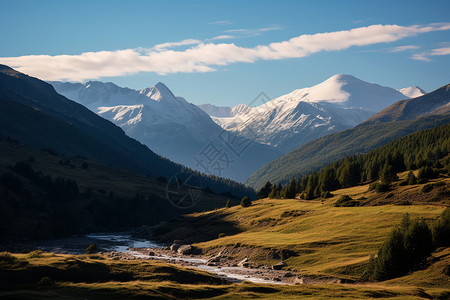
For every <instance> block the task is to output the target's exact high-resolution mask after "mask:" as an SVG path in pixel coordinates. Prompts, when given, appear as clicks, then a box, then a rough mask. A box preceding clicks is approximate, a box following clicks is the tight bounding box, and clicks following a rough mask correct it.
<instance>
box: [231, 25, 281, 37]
mask: <svg viewBox="0 0 450 300" xmlns="http://www.w3.org/2000/svg"><path fill="white" fill-rule="evenodd" d="M281 29H283V28H282V27H280V26H270V27H263V28H257V29H229V30H225V31H224V32H225V33H239V34H242V35H245V36H258V35H261V34H262V33H263V32H267V31H273V30H281Z"/></svg>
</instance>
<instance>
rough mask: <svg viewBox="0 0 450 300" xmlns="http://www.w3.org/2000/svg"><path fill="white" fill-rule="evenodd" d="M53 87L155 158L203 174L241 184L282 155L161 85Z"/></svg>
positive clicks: (92, 84) (57, 84)
mask: <svg viewBox="0 0 450 300" xmlns="http://www.w3.org/2000/svg"><path fill="white" fill-rule="evenodd" d="M51 84H52V85H53V86H54V87H55V89H56V91H57V92H58V93H60V94H62V95H64V96H66V97H67V98H69V99H72V100H74V101H77V102H79V103H80V104H83V105H85V106H87V107H88V108H90V109H91V110H93V111H95V112H96V113H97V114H99V115H100V116H102V117H103V118H105V119H108V120H110V121H112V122H113V123H115V124H116V125H118V126H120V127H121V128H122V129H123V130H124V131H125V132H126V133H127V134H128V135H129V136H130V137H133V138H135V139H136V140H138V141H140V142H141V143H143V144H145V145H147V146H148V147H149V148H150V149H151V150H153V151H155V152H156V153H158V154H160V155H162V156H165V157H167V158H169V159H171V160H173V161H175V162H179V163H182V164H184V165H186V166H188V167H191V168H194V169H197V170H199V171H201V172H205V173H210V174H215V175H219V176H224V177H228V178H231V179H235V180H238V181H242V182H243V181H245V180H246V179H247V178H248V176H249V175H250V174H251V173H252V172H254V171H256V170H257V169H258V168H259V167H261V166H263V165H264V164H265V163H267V162H269V161H271V160H273V159H275V158H277V157H279V155H280V153H279V152H278V151H277V150H275V149H273V148H272V147H270V146H267V145H261V144H259V143H257V142H254V141H253V140H250V139H248V138H246V137H244V136H242V135H240V134H236V133H230V132H227V131H224V130H223V129H222V128H221V127H220V126H219V125H217V124H216V123H215V122H214V121H213V120H212V119H211V117H210V116H209V115H208V114H206V113H205V112H204V111H202V110H201V109H200V108H198V107H197V106H196V105H194V104H191V103H189V102H187V101H186V100H185V99H184V98H182V97H176V96H175V95H174V94H173V93H172V92H171V91H170V90H169V88H168V87H167V86H165V85H164V84H163V83H161V82H159V83H157V84H156V85H155V86H153V87H150V88H146V89H142V90H140V91H137V90H132V89H128V88H121V87H118V86H117V85H115V84H113V83H102V82H96V81H90V82H87V83H84V84H81V83H75V84H74V83H62V82H51ZM238 141H239V143H240V145H241V148H240V150H243V151H235V150H236V149H233V145H232V143H237V142H238ZM242 145H246V147H245V149H242ZM212 151H214V153H212ZM212 154H214V155H215V156H214V157H211V155H212Z"/></svg>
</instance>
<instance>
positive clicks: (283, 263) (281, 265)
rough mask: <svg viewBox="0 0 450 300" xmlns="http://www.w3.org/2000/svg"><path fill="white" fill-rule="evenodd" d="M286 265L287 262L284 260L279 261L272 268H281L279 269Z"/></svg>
mask: <svg viewBox="0 0 450 300" xmlns="http://www.w3.org/2000/svg"><path fill="white" fill-rule="evenodd" d="M286 266H287V264H286V263H285V262H284V261H280V262H279V263H277V264H276V265H273V266H272V270H281V269H283V268H284V267H286Z"/></svg>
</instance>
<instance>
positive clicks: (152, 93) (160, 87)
mask: <svg viewBox="0 0 450 300" xmlns="http://www.w3.org/2000/svg"><path fill="white" fill-rule="evenodd" d="M139 93H140V94H142V95H145V96H146V97H148V98H150V99H152V100H155V101H157V102H162V101H176V100H177V99H176V97H175V95H174V94H173V93H172V91H171V90H169V88H168V87H167V86H166V85H165V84H164V83H162V82H158V83H157V84H155V85H154V86H152V87H151V88H145V89H143V90H141V91H139Z"/></svg>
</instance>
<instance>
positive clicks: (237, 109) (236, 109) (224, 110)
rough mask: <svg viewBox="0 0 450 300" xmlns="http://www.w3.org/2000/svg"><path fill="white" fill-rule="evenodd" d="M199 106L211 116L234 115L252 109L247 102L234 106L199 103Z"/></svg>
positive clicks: (223, 116)
mask: <svg viewBox="0 0 450 300" xmlns="http://www.w3.org/2000/svg"><path fill="white" fill-rule="evenodd" d="M197 106H198V107H200V108H201V109H202V110H203V111H204V112H205V113H207V114H208V115H210V116H211V117H216V118H228V117H234V116H236V115H239V114H246V113H248V112H249V111H250V110H251V107H250V106H248V105H245V104H238V105H236V106H233V107H229V106H215V105H212V104H199V105H197Z"/></svg>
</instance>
